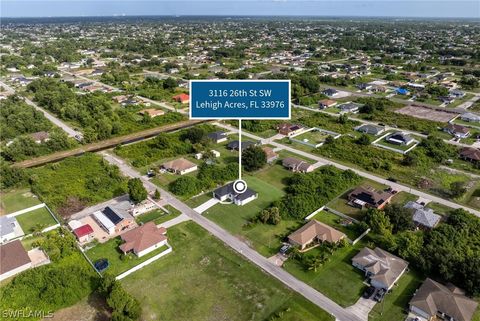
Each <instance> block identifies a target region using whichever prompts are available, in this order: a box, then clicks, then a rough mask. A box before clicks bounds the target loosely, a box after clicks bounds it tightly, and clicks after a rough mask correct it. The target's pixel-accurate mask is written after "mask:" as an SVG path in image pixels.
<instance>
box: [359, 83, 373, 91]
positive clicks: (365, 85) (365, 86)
mask: <svg viewBox="0 0 480 321" xmlns="http://www.w3.org/2000/svg"><path fill="white" fill-rule="evenodd" d="M357 88H358V89H360V90H370V89H372V85H371V84H368V83H361V84H358V85H357Z"/></svg>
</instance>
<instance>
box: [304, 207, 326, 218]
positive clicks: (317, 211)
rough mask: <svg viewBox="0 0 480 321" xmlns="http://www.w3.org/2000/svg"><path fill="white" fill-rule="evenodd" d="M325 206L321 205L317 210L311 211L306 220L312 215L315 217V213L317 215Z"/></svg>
mask: <svg viewBox="0 0 480 321" xmlns="http://www.w3.org/2000/svg"><path fill="white" fill-rule="evenodd" d="M324 208H325V205H324V206H322V207H320V208H319V209H318V210H316V211H315V212H313V213H311V214H308V216H307V217H305V221H308V220H310V219H311V218H312V217H314V216H315V215H317V213H319V212H321V211H323V209H324Z"/></svg>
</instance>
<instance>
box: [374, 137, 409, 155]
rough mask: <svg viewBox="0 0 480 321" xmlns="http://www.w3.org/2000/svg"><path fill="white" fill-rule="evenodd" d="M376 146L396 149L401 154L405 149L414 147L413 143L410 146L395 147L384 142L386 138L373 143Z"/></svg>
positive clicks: (395, 145)
mask: <svg viewBox="0 0 480 321" xmlns="http://www.w3.org/2000/svg"><path fill="white" fill-rule="evenodd" d="M375 144H376V145H380V146H385V147H389V148H393V149H396V150H398V151H399V152H400V153H401V152H404V151H406V150H407V149H409V148H411V147H412V146H413V145H415V142H413V143H412V144H410V145H397V144H392V143H390V142H388V141H387V140H386V138H383V139H381V140H379V141H378V142H376V143H375Z"/></svg>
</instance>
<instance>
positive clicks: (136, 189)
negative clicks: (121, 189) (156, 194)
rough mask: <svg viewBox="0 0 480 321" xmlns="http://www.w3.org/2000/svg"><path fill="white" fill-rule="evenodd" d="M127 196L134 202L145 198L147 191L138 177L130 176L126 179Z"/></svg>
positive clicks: (136, 202)
mask: <svg viewBox="0 0 480 321" xmlns="http://www.w3.org/2000/svg"><path fill="white" fill-rule="evenodd" d="M128 196H129V197H130V200H131V201H132V202H134V203H135V204H138V203H140V202H142V201H144V200H146V199H147V196H148V193H147V190H146V189H145V186H143V183H142V181H141V180H140V178H132V179H130V180H129V181H128Z"/></svg>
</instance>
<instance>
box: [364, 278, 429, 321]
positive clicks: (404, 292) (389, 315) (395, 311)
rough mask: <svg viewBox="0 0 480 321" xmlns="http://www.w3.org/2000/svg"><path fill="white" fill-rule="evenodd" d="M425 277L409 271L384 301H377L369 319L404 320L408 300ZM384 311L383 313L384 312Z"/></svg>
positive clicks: (372, 320) (377, 320) (375, 320)
mask: <svg viewBox="0 0 480 321" xmlns="http://www.w3.org/2000/svg"><path fill="white" fill-rule="evenodd" d="M423 280H424V278H422V277H421V276H420V275H419V274H418V273H417V272H415V271H412V270H410V271H408V272H407V273H405V274H404V275H402V277H401V278H400V280H399V281H398V285H396V286H394V287H393V288H392V292H391V293H388V294H387V295H386V296H385V298H384V300H383V302H382V303H377V304H376V305H375V307H374V308H373V310H372V311H371V312H370V315H369V318H368V320H369V321H383V320H388V321H403V320H405V318H406V316H407V313H405V311H407V309H408V302H409V301H410V299H411V298H412V296H413V294H414V293H415V290H416V289H418V288H419V287H420V285H421V284H422V282H423ZM382 312H383V313H382Z"/></svg>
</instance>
